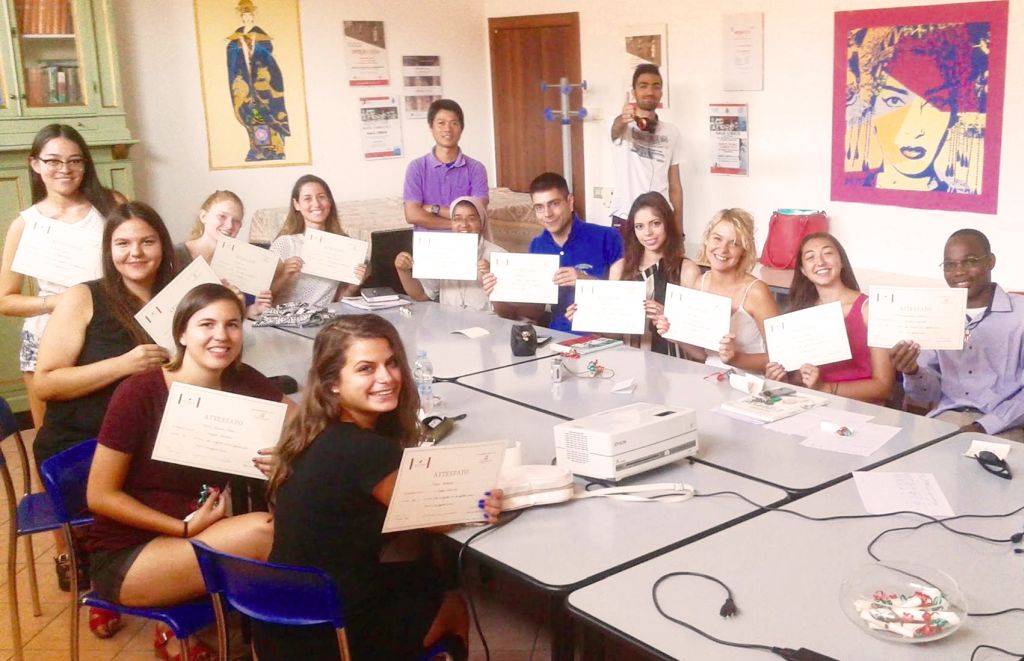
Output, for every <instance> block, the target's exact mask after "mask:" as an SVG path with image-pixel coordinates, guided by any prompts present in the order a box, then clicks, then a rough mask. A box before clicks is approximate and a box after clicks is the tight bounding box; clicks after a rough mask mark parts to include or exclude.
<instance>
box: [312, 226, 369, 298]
mask: <svg viewBox="0 0 1024 661" xmlns="http://www.w3.org/2000/svg"><path fill="white" fill-rule="evenodd" d="M367 246H369V244H368V243H367V242H366V241H360V240H359V239H353V238H351V237H347V236H342V235H341V234H333V233H331V232H324V231H322V230H315V229H307V230H306V234H305V238H304V239H303V240H302V254H301V255H300V257H302V272H303V273H308V274H310V275H318V276H320V277H321V278H327V279H328V280H335V281H338V282H347V283H349V284H352V285H358V284H360V283H361V282H362V280H360V279H359V277H358V276H357V275H356V267H357V266H359V265H361V264H365V263H366V250H367Z"/></svg>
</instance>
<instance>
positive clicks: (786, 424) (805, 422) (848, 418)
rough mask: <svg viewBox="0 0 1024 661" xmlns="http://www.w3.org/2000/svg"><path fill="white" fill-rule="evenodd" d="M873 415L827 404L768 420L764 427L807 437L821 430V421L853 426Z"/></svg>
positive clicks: (860, 423) (841, 425) (862, 422)
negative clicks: (826, 405)
mask: <svg viewBox="0 0 1024 661" xmlns="http://www.w3.org/2000/svg"><path fill="white" fill-rule="evenodd" d="M874 417H875V416H873V415H868V414H866V413H854V412H853V411H843V410H842V409H838V408H833V407H831V406H829V407H825V408H820V409H811V410H809V411H804V412H803V413H798V414H796V415H794V416H791V417H789V418H783V419H782V420H776V421H775V422H770V423H768V424H767V425H765V426H764V428H765V429H770V430H771V431H774V432H778V433H780V434H791V435H793V436H803V437H807V436H812V435H814V434H816V433H818V432H819V431H821V423H823V422H830V423H832V424H834V425H839V426H840V427H850V428H853V427H856V426H859V425H862V424H864V423H866V422H867V421H868V420H871V419H872V418H874Z"/></svg>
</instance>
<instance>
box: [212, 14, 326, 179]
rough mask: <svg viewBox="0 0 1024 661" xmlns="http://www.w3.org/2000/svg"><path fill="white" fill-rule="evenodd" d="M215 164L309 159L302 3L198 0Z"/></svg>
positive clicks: (285, 162) (265, 163)
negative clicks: (301, 16) (300, 6)
mask: <svg viewBox="0 0 1024 661" xmlns="http://www.w3.org/2000/svg"><path fill="white" fill-rule="evenodd" d="M194 3H195V17H196V40H197V42H198V44H199V70H200V74H201V81H202V86H203V104H204V109H205V115H206V134H207V143H208V147H209V157H210V169H214V170H217V169H225V168H244V167H254V166H268V165H302V164H307V163H309V162H310V150H309V123H308V121H307V118H306V89H305V82H304V80H303V73H302V72H303V69H302V43H301V39H300V36H299V6H298V0H237V1H236V0H194Z"/></svg>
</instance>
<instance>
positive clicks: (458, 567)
mask: <svg viewBox="0 0 1024 661" xmlns="http://www.w3.org/2000/svg"><path fill="white" fill-rule="evenodd" d="M523 512H524V510H518V511H515V512H511V513H509V514H508V516H507V517H506V518H505V519H504V520H503V521H502V520H499V521H498V523H496V524H494V525H490V526H487V527H486V528H482V529H480V530H477V531H476V532H475V533H473V534H472V535H470V536H469V537H467V538H466V541H464V542H462V545H461V546H460V547H459V555H458V557H457V558H456V560H455V571H456V576H457V579H458V582H459V584H461V583H462V574H463V566H462V556H463V555H464V554H465V552H466V549H468V548H469V545H470V544H471V543H472V542H473V541H474V540H476V538H478V537H482V536H483V535H486V534H487V533H489V532H494V531H495V530H497V529H498V528H502V527H504V526H507V525H508V524H510V523H512V522H513V521H515V520H516V519H518V518H519V515H520V514H522V513H523ZM466 597H467V598H468V600H469V612H470V614H471V615H472V616H473V624H474V628H475V629H476V635H478V636H480V642H481V643H482V644H483V646H484V659H486V661H491V649H490V647H488V646H487V639H486V638H485V637H484V632H483V629H481V628H480V618H479V617H477V614H476V600H475V599H473V591H472V590H471V589H469V587H468V586H467V587H466Z"/></svg>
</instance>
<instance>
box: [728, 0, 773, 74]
mask: <svg viewBox="0 0 1024 661" xmlns="http://www.w3.org/2000/svg"><path fill="white" fill-rule="evenodd" d="M722 29H723V34H722V50H723V52H722V89H724V90H725V91H727V92H737V91H757V90H762V89H764V14H762V13H760V12H755V13H749V14H728V15H726V16H723V17H722Z"/></svg>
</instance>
